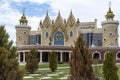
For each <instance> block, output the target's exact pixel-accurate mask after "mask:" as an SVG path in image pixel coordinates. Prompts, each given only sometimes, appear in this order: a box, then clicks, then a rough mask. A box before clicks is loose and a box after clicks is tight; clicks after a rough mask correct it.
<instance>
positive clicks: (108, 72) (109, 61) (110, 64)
mask: <svg viewBox="0 0 120 80" xmlns="http://www.w3.org/2000/svg"><path fill="white" fill-rule="evenodd" d="M117 71H118V68H117V66H116V64H115V59H114V55H113V53H112V52H109V51H108V52H107V53H106V55H105V61H104V63H103V74H104V78H105V80H119V79H118V75H117V74H118V73H117Z"/></svg>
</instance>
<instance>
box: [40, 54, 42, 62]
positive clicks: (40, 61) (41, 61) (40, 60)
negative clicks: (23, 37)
mask: <svg viewBox="0 0 120 80" xmlns="http://www.w3.org/2000/svg"><path fill="white" fill-rule="evenodd" d="M40 63H42V52H40Z"/></svg>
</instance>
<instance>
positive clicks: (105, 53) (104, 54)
mask: <svg viewBox="0 0 120 80" xmlns="http://www.w3.org/2000/svg"><path fill="white" fill-rule="evenodd" d="M106 54H107V51H106V52H105V53H104V60H105V55H106Z"/></svg>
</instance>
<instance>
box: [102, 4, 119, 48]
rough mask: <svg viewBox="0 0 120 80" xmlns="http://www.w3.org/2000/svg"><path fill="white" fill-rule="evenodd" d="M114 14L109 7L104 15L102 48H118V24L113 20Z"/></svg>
mask: <svg viewBox="0 0 120 80" xmlns="http://www.w3.org/2000/svg"><path fill="white" fill-rule="evenodd" d="M114 16H115V15H114V14H113V11H112V10H111V6H109V9H108V12H107V14H106V15H105V18H106V21H103V22H102V23H101V24H102V31H103V42H102V46H105V47H108V46H109V47H110V46H112V47H113V46H114V47H115V46H118V25H119V22H118V21H116V20H114Z"/></svg>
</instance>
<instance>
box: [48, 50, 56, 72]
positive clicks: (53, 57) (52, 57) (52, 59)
mask: <svg viewBox="0 0 120 80" xmlns="http://www.w3.org/2000/svg"><path fill="white" fill-rule="evenodd" d="M49 67H50V69H51V71H52V72H54V71H55V70H57V55H56V53H55V51H52V52H51V53H50V59H49Z"/></svg>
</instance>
